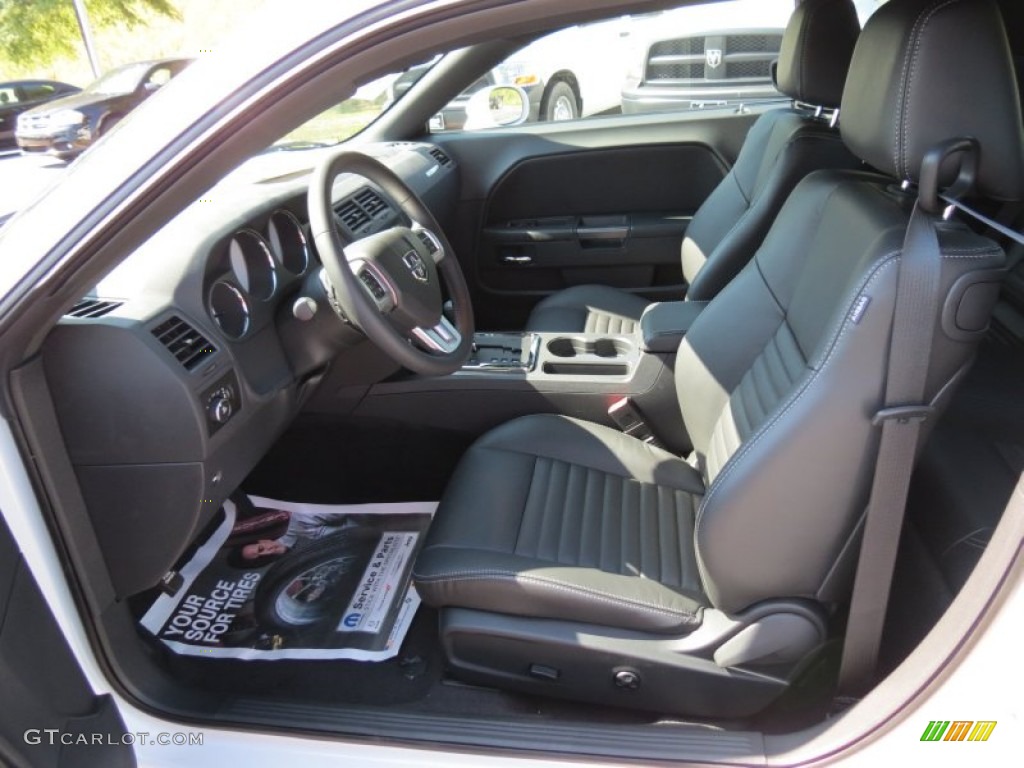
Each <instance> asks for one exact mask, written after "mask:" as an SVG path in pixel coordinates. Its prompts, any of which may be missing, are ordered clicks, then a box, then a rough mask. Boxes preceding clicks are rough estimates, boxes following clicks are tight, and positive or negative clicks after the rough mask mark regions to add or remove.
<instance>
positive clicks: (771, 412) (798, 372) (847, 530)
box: [676, 0, 1024, 611]
mask: <svg viewBox="0 0 1024 768" xmlns="http://www.w3.org/2000/svg"><path fill="white" fill-rule="evenodd" d="M951 51H955V53H956V55H955V56H954V55H951ZM947 62H948V63H947ZM880 63H884V68H883V69H880V68H879V66H880ZM979 83H984V84H985V85H984V88H979V87H978V84H979ZM950 105H953V106H950ZM1008 105H1009V106H1008ZM842 106H843V115H844V122H843V127H842V130H843V137H844V139H845V140H846V141H847V143H848V144H849V145H850V146H851V147H852V148H853V149H854V150H855V151H856V153H857V154H858V156H860V157H861V158H864V159H870V160H871V162H872V163H873V164H874V165H875V166H876V167H877V168H878V169H879V170H880V171H882V172H883V173H884V174H885V175H881V174H874V173H867V172H863V171H820V172H816V173H813V174H811V175H810V176H808V177H807V178H805V179H804V180H803V181H802V182H801V183H800V184H799V185H798V186H797V188H796V189H795V190H794V192H793V194H792V195H791V196H790V198H789V200H788V201H787V202H786V204H785V205H784V207H783V209H782V211H781V213H780V215H779V217H778V219H777V220H776V222H775V225H774V226H773V227H772V229H771V231H770V232H769V234H768V236H767V238H766V239H765V241H764V244H763V245H762V247H761V248H760V249H759V250H758V252H757V254H756V256H755V258H754V260H753V261H752V262H751V263H750V264H749V265H748V266H747V267H746V268H745V269H744V270H743V271H742V272H741V273H740V274H739V275H738V276H737V278H736V279H735V280H733V281H732V282H731V283H730V284H729V285H728V286H727V287H726V288H725V289H724V290H723V291H722V292H721V293H720V294H719V295H718V296H717V297H716V298H715V299H714V300H713V301H711V302H710V304H709V305H708V306H707V308H706V309H705V310H704V312H703V313H702V314H701V315H700V316H699V318H698V319H697V321H696V322H695V323H694V325H693V326H692V327H691V329H690V330H689V332H688V333H687V334H686V336H685V338H684V340H683V342H682V344H681V345H680V348H679V354H678V357H677V363H676V383H677V388H678V394H679V402H680V408H681V410H682V413H683V419H684V421H685V423H686V427H687V429H688V431H689V433H690V437H691V439H692V441H693V444H694V447H695V454H696V456H697V458H698V459H699V465H700V467H701V470H702V472H703V473H704V475H705V478H706V481H707V483H708V490H707V493H706V494H705V496H704V499H703V501H702V503H701V507H700V510H699V513H698V518H697V526H696V533H695V547H696V552H697V557H698V562H699V565H700V572H701V577H702V580H703V582H704V587H705V589H706V591H707V594H708V596H709V597H710V598H711V600H712V601H713V602H714V604H715V605H717V606H718V607H720V608H722V609H724V610H729V611H736V610H741V609H743V608H745V607H747V606H749V605H751V604H753V603H756V602H758V601H760V600H765V599H769V598H777V597H790V598H810V599H816V600H820V601H824V602H828V601H829V600H830V599H831V598H832V597H833V596H838V595H833V590H835V589H837V586H836V585H837V583H840V582H841V581H842V580H841V579H838V578H836V576H837V573H839V572H841V570H842V569H841V568H839V565H840V564H841V563H842V562H843V561H844V559H845V558H844V555H843V553H844V552H849V551H850V548H851V544H852V541H853V537H854V530H855V527H856V522H857V520H858V519H859V518H860V517H861V515H862V514H863V511H864V507H865V504H866V499H867V495H868V491H869V484H870V481H871V478H872V475H873V470H874V462H875V459H876V455H877V449H878V441H879V435H880V429H879V428H878V427H876V426H873V425H872V417H873V415H874V414H875V413H877V412H878V411H879V410H880V409H881V408H882V404H883V398H884V388H885V379H886V370H887V363H888V344H889V337H890V332H891V329H892V317H893V307H894V302H895V294H896V284H897V276H898V271H899V263H900V255H901V248H902V243H903V238H904V234H905V230H906V226H907V222H908V220H909V216H910V213H911V210H912V205H913V202H914V196H913V194H912V193H911V192H906V191H904V190H903V188H902V187H901V185H900V184H899V181H900V180H907V181H909V182H916V180H917V170H916V169H919V168H920V164H921V159H922V157H923V154H924V152H925V151H926V149H927V148H929V147H932V146H934V145H936V144H937V143H939V142H940V141H943V140H945V139H949V138H955V137H961V136H975V137H977V138H978V139H979V141H980V143H981V158H982V161H981V163H980V165H979V169H978V177H977V183H976V187H975V189H976V191H977V192H978V193H979V194H980V195H982V196H986V197H991V198H995V199H1014V198H1017V199H1019V198H1020V196H1021V184H1022V178H1024V160H1022V157H1021V152H1022V147H1024V131H1022V127H1021V118H1020V112H1019V109H1018V108H1017V107H1018V105H1017V91H1016V84H1015V82H1014V78H1013V70H1012V62H1011V59H1010V52H1009V49H1008V47H1007V45H1006V38H1005V31H1004V30H1003V27H1002V20H1001V18H1000V16H999V14H998V11H997V9H996V7H995V5H994V3H992V2H991V1H990V0H977V1H975V0H889V2H888V3H887V4H886V5H885V6H883V7H882V8H881V9H880V10H879V11H878V12H876V14H875V16H873V17H872V18H871V19H870V20H869V21H868V23H867V25H866V27H865V29H864V31H863V33H862V34H861V38H860V41H859V42H858V44H857V49H856V53H855V54H854V58H853V63H852V66H851V71H850V76H849V81H848V83H847V86H846V90H845V92H844V95H843V104H842ZM865 116H871V119H867V117H865ZM990 154H991V155H996V156H997V159H996V162H994V163H993V162H988V163H986V162H985V158H986V156H988V155H990ZM939 243H940V248H941V251H942V256H943V258H942V269H941V291H942V293H941V294H940V300H939V306H940V307H942V308H943V309H942V311H941V312H940V314H939V315H938V316H936V317H921V318H920V322H922V323H930V324H933V325H934V326H935V328H936V330H935V335H934V342H933V347H932V352H931V359H930V363H929V372H928V389H927V391H928V396H929V398H931V399H932V400H933V401H934V402H935V404H936V405H937V406H941V405H942V404H943V403H944V402H945V399H946V398H947V397H948V394H949V392H950V391H951V389H952V386H953V385H954V384H955V382H956V381H957V380H958V378H959V377H960V376H961V375H962V373H963V371H964V370H965V369H966V367H967V366H968V365H969V363H970V360H971V357H972V354H973V351H974V348H975V345H976V343H977V341H978V340H979V338H980V337H981V336H982V335H983V334H984V331H985V328H986V326H987V321H988V313H989V312H990V310H991V305H992V303H993V301H994V298H995V296H996V293H997V292H998V280H999V278H1000V277H1001V272H999V271H998V270H997V269H996V268H998V267H1000V266H1001V265H1002V263H1003V261H1004V256H1003V253H1002V250H1001V249H1000V248H999V247H998V246H997V245H996V244H995V243H994V242H992V241H990V240H988V239H986V238H984V237H982V236H980V235H977V234H975V233H974V232H973V231H971V230H970V229H968V228H967V227H966V226H965V225H963V224H962V223H958V222H956V221H949V222H945V223H944V224H942V225H941V226H940V227H939Z"/></svg>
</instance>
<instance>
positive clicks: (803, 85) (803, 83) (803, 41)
mask: <svg viewBox="0 0 1024 768" xmlns="http://www.w3.org/2000/svg"><path fill="white" fill-rule="evenodd" d="M820 9H821V5H815V6H812V7H811V12H810V14H809V15H808V16H807V25H806V26H805V27H804V34H802V35H801V36H800V88H799V90H800V95H801V96H803V95H804V93H805V91H807V90H808V89H807V80H806V77H807V50H808V49H809V48H810V47H811V46H810V43H809V41H810V39H811V36H812V34H813V28H814V17H815V16H816V15H817V14H818V11H819V10H820Z"/></svg>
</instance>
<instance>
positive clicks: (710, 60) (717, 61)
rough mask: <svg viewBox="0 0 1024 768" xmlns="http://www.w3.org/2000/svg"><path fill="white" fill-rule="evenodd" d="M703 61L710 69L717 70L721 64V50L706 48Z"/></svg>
mask: <svg viewBox="0 0 1024 768" xmlns="http://www.w3.org/2000/svg"><path fill="white" fill-rule="evenodd" d="M704 60H705V61H706V62H707V64H708V66H709V67H710V68H711V69H718V67H719V66H721V64H722V49H721V48H708V49H707V51H705V53H704Z"/></svg>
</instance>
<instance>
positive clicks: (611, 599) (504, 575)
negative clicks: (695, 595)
mask: <svg viewBox="0 0 1024 768" xmlns="http://www.w3.org/2000/svg"><path fill="white" fill-rule="evenodd" d="M487 579H499V580H505V581H509V580H511V581H515V582H520V581H528V582H534V583H536V584H538V585H540V586H543V587H548V588H551V589H555V590H562V591H564V592H571V593H574V594H579V595H583V596H585V597H590V598H593V599H594V600H598V601H600V602H605V603H611V604H613V605H615V604H620V605H623V606H629V607H631V608H637V609H640V610H646V611H650V612H653V613H660V614H664V615H666V616H675V617H684V618H695V617H696V615H697V614H696V613H694V612H692V611H684V610H675V609H672V608H665V607H663V606H658V605H654V604H653V603H648V602H646V601H643V600H637V599H633V598H628V597H621V596H619V595H610V594H608V593H607V592H601V591H599V590H595V589H593V588H587V587H577V586H572V585H569V584H561V583H559V582H557V581H552V580H551V579H545V578H541V577H539V576H529V575H523V574H519V573H515V572H514V571H499V570H492V571H451V572H448V573H441V574H436V575H434V576H427V577H423V576H418V575H416V574H415V573H414V574H413V581H414V582H419V583H422V584H432V583H435V582H439V581H485V580H487ZM652 583H658V582H652ZM680 597H683V598H684V599H686V596H685V595H680ZM689 599H692V598H689Z"/></svg>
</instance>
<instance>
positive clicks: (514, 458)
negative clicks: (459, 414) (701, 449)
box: [414, 414, 706, 633]
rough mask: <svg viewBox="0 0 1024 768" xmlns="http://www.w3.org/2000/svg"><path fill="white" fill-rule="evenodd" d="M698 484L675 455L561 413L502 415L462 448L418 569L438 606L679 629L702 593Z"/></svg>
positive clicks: (421, 587) (428, 598)
mask: <svg viewBox="0 0 1024 768" xmlns="http://www.w3.org/2000/svg"><path fill="white" fill-rule="evenodd" d="M703 492H704V484H703V481H702V480H701V477H700V475H699V473H698V472H697V471H696V470H694V469H693V468H692V467H690V466H689V465H688V464H686V463H685V462H683V461H682V460H680V459H679V458H678V457H676V456H674V455H672V454H670V453H668V452H666V451H663V450H661V449H659V448H654V447H651V446H649V445H647V444H646V443H643V442H641V441H639V440H636V439H635V438H632V437H629V436H628V435H625V434H623V433H621V432H617V431H615V430H613V429H610V428H608V427H603V426H601V425H598V424H592V423H588V422H584V421H579V420H576V419H571V418H567V417H564V416H554V415H548V414H543V415H535V416H526V417H524V418H521V419H517V420H515V421H512V422H509V423H507V424H504V425H502V426H501V427H498V428H497V429H495V430H493V431H491V432H489V433H488V434H486V435H485V436H484V437H483V438H481V439H480V440H479V441H477V442H476V443H475V444H474V445H473V447H472V448H470V450H469V452H468V453H467V454H466V456H465V457H464V458H463V460H462V462H461V463H460V465H459V468H458V469H457V471H456V473H455V476H454V477H453V479H452V481H451V482H450V483H449V486H448V490H447V491H446V492H445V495H444V498H443V499H442V501H441V505H440V507H439V509H438V513H437V515H436V517H435V519H434V523H433V525H432V527H431V530H430V533H429V535H428V538H427V541H426V543H425V545H424V548H423V551H422V552H421V553H420V555H419V558H418V560H417V562H416V567H415V570H414V580H415V583H416V588H417V590H418V591H419V593H420V595H421V596H422V597H423V599H424V601H425V602H427V603H428V604H430V605H434V606H458V607H464V608H477V609H480V610H487V611H497V612H501V613H510V614H516V615H522V616H533V617H538V618H552V619H554V618H557V619H567V620H571V621H580V622H586V623H593V624H602V625H606V626H615V627H623V628H630V629H641V630H646V631H653V632H673V633H679V632H685V631H689V630H691V629H693V628H694V627H696V626H698V625H699V623H700V609H701V608H702V606H703V605H704V604H705V602H706V601H705V598H704V593H703V590H702V588H701V583H700V578H699V576H698V572H697V562H696V557H695V555H694V550H693V529H694V516H695V514H696V509H697V505H698V504H699V502H700V496H701V494H703Z"/></svg>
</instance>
